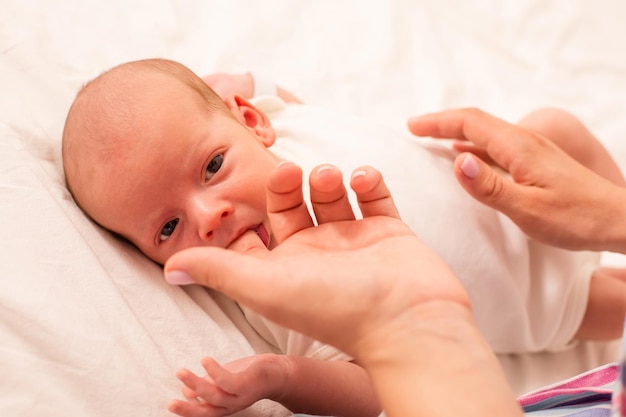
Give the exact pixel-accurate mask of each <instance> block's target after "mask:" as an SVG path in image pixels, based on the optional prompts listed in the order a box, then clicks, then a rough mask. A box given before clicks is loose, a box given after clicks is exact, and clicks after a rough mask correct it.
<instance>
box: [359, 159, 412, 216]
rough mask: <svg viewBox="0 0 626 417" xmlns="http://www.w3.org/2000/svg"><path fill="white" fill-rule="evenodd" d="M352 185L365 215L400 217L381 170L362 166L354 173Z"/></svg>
mask: <svg viewBox="0 0 626 417" xmlns="http://www.w3.org/2000/svg"><path fill="white" fill-rule="evenodd" d="M350 186H351V187H352V189H353V190H354V192H355V193H356V196H357V201H358V202H359V208H360V209H361V214H362V215H363V217H372V216H387V217H394V218H396V219H399V218H400V213H398V209H397V208H396V204H395V203H394V202H393V197H392V196H391V192H390V191H389V188H387V184H385V181H384V180H383V176H382V175H381V173H380V172H378V171H377V170H376V169H374V168H372V167H367V166H364V167H361V168H358V169H356V170H355V171H354V172H353V173H352V178H351V179H350Z"/></svg>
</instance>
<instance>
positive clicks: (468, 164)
mask: <svg viewBox="0 0 626 417" xmlns="http://www.w3.org/2000/svg"><path fill="white" fill-rule="evenodd" d="M461 171H462V172H463V174H464V175H465V176H466V177H467V178H469V179H471V180H473V179H474V178H476V177H477V176H478V171H479V167H478V162H476V160H475V159H474V157H473V156H471V155H465V158H464V159H463V162H461Z"/></svg>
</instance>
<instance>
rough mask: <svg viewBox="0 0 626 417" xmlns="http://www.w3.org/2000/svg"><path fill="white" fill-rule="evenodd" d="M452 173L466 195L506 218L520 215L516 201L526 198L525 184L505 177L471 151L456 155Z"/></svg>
mask: <svg viewBox="0 0 626 417" xmlns="http://www.w3.org/2000/svg"><path fill="white" fill-rule="evenodd" d="M454 173H455V175H456V177H457V180H458V181H459V183H460V184H461V186H462V187H463V188H464V189H465V191H467V193H468V194H470V195H471V196H472V197H474V198H475V199H476V200H478V201H480V202H481V203H483V204H486V205H488V206H489V207H492V208H494V209H496V210H499V211H501V212H502V213H504V214H505V215H508V216H509V217H511V216H513V217H514V218H517V217H518V216H519V215H520V213H519V212H520V209H519V208H520V206H521V204H519V203H520V202H523V201H524V200H526V199H528V198H529V197H528V196H527V194H526V193H525V191H526V188H525V187H524V186H520V185H519V184H517V183H515V182H513V181H511V180H509V179H506V178H504V177H503V176H502V175H501V174H500V173H498V172H497V171H496V170H495V169H493V167H491V166H490V165H488V164H486V163H485V162H483V161H482V160H480V159H479V158H477V157H476V156H474V155H472V154H470V153H463V154H461V155H459V156H458V157H457V159H456V160H455V162H454Z"/></svg>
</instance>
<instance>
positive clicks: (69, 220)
mask: <svg viewBox="0 0 626 417" xmlns="http://www.w3.org/2000/svg"><path fill="white" fill-rule="evenodd" d="M2 3H3V4H2V7H1V8H0V10H1V12H0V54H1V55H0V210H1V211H0V222H1V223H0V227H1V230H2V231H3V232H4V238H3V239H2V241H0V271H1V272H0V277H1V281H0V314H1V317H0V369H2V377H1V378H0V415H3V416H39V415H46V416H52V417H56V416H78V415H89V416H102V417H104V416H114V415H115V416H125V415H137V416H144V415H150V416H160V415H163V416H165V415H169V413H168V412H167V411H166V408H165V407H166V404H167V402H168V401H169V400H170V399H171V398H174V397H176V396H178V395H179V394H178V393H179V389H180V385H179V383H178V382H177V381H176V379H175V378H174V372H175V370H176V369H178V368H180V367H183V366H186V367H190V368H191V369H193V370H196V371H199V359H200V358H201V357H202V356H204V355H211V356H213V357H215V358H216V359H218V360H220V361H226V360H231V359H234V358H236V357H240V356H243V355H249V354H252V353H254V352H265V351H271V350H272V349H273V348H272V347H271V346H269V344H267V343H264V342H263V341H262V340H260V339H259V338H258V335H256V334H255V333H254V332H253V331H252V329H251V328H250V327H249V326H248V325H247V324H246V323H245V321H243V319H242V316H241V313H240V311H239V310H238V308H237V307H236V306H235V305H234V304H233V303H232V302H230V301H229V300H226V299H225V298H224V297H221V296H219V295H211V294H209V293H208V292H206V291H204V290H203V289H201V288H197V287H192V288H187V289H184V290H183V289H180V288H177V287H171V286H169V285H167V284H165V283H163V281H162V278H161V272H160V269H159V268H158V267H156V266H155V265H154V264H152V263H151V262H149V261H147V260H146V259H145V258H144V257H143V256H141V255H140V254H138V253H137V251H136V250H134V249H133V248H131V247H130V246H128V245H126V244H124V243H121V242H119V241H117V240H116V239H115V238H113V237H112V236H110V235H109V234H108V233H107V232H105V231H103V230H102V229H100V228H98V227H97V226H95V225H94V224H93V223H91V222H90V221H89V220H87V219H86V218H85V217H84V216H83V214H82V213H81V212H80V211H79V210H78V209H77V208H76V206H75V205H74V204H73V202H72V201H71V199H70V197H69V195H68V193H67V191H66V190H65V188H64V186H63V178H62V170H61V165H60V138H61V132H62V128H63V122H64V118H65V114H66V112H67V109H68V107H69V105H70V103H71V101H72V99H73V97H74V94H75V93H76V91H77V90H78V88H79V87H80V86H81V84H82V83H84V82H85V81H86V80H88V79H90V78H91V77H93V76H95V75H97V74H99V73H100V72H101V71H103V70H105V69H108V68H109V67H111V66H113V65H116V64H118V63H121V62H124V61H128V60H133V59H139V58H147V57H157V56H158V57H166V58H171V59H176V60H179V61H181V62H183V63H184V64H186V65H187V66H189V67H190V68H191V69H193V70H195V71H196V72H198V73H201V74H203V73H209V72H213V71H235V72H237V71H245V70H249V69H253V70H258V71H262V72H264V73H265V74H268V75H269V76H271V77H272V78H274V79H275V80H276V81H277V82H279V83H280V84H281V85H283V86H285V87H287V88H289V89H291V90H293V91H294V92H295V93H297V95H299V96H300V97H301V98H302V99H304V100H305V101H307V102H311V103H315V104H319V105H322V106H328V107H330V108H332V109H337V110H338V111H345V112H352V113H354V114H356V115H358V116H365V117H376V118H378V119H380V120H381V121H382V122H384V123H389V124H392V125H395V126H402V125H403V124H404V122H405V119H406V118H407V117H408V116H410V115H413V114H419V113H423V112H426V111H435V110H440V109H442V108H448V107H457V106H478V107H481V108H483V109H485V110H488V111H490V112H492V113H495V114H497V115H499V116H501V117H504V118H507V119H510V120H515V119H516V118H518V117H521V116H522V115H523V114H524V113H526V112H527V111H529V110H531V109H534V108H537V107H540V106H546V105H555V106H560V107H564V108H566V109H569V110H571V111H572V112H574V113H575V114H577V115H578V116H579V117H581V118H582V119H583V121H584V122H586V123H587V124H588V125H589V126H590V127H591V129H592V130H593V131H594V132H596V133H597V135H598V136H599V137H600V138H601V139H602V141H603V142H604V143H605V144H606V146H607V147H608V148H609V150H610V151H611V152H612V153H613V154H614V156H615V158H616V160H617V161H618V162H619V163H620V165H621V166H626V141H624V140H623V134H624V132H626V117H624V115H625V114H626V54H624V53H623V39H624V38H625V37H626V26H624V21H626V3H624V2H620V1H616V0H598V1H594V2H582V1H580V2H572V1H567V0H528V1H525V2H520V1H518V0H476V1H471V2H469V1H465V0H421V1H411V0H388V1H381V2H363V1H356V0H350V1H341V2H338V1H330V0H311V1H305V0H302V1H280V0H266V1H262V2H252V1H245V0H231V1H223V0H185V1H179V0H149V1H148V0H137V1H132V2H128V1H122V0H110V1H106V2H102V1H95V0H58V1H54V2H51V1H45V0H26V1H23V2H19V1H11V0H4V1H3V2H2ZM607 259H608V261H609V262H611V263H613V264H619V265H626V262H624V260H623V258H622V257H621V256H617V255H609V256H607ZM617 349H618V344H617V343H608V344H603V343H601V344H581V345H580V346H578V347H577V348H576V349H573V350H568V351H566V352H561V353H558V354H555V353H552V354H534V355H521V356H510V357H502V363H503V366H504V368H505V371H506V372H507V375H508V377H509V380H510V381H511V383H512V384H513V386H514V388H515V390H516V392H518V393H522V392H524V391H527V390H530V389H532V388H535V387H537V386H540V385H543V384H546V383H549V382H553V381H556V380H558V379H562V378H565V377H569V376H572V375H574V374H576V373H579V372H582V371H583V370H585V369H588V368H590V367H593V366H597V365H600V364H602V363H605V362H609V361H614V360H616V359H617ZM270 410H273V411H270ZM252 413H256V415H261V414H264V415H268V414H272V413H275V414H280V413H282V411H280V410H279V409H276V408H272V405H271V404H269V403H267V402H265V403H263V404H260V405H259V406H258V407H257V409H256V410H254V411H251V414H252Z"/></svg>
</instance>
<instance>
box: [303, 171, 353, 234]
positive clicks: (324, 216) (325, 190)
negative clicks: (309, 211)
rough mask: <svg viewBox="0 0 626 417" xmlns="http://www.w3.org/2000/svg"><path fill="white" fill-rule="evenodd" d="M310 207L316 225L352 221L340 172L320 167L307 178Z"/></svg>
mask: <svg viewBox="0 0 626 417" xmlns="http://www.w3.org/2000/svg"><path fill="white" fill-rule="evenodd" d="M309 185H310V190H311V206H312V208H313V212H314V213H315V218H316V219H317V222H318V224H322V223H328V222H333V221H341V220H354V219H355V217H354V212H353V211H352V206H351V205H350V201H349V200H348V193H347V192H346V187H345V186H344V184H343V177H342V175H341V171H340V170H339V169H338V168H336V167H334V166H332V165H320V166H318V167H317V168H315V169H314V170H313V171H311V175H310V177H309Z"/></svg>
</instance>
